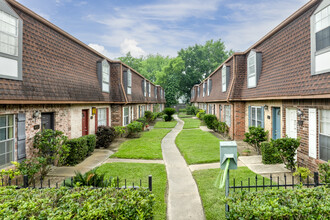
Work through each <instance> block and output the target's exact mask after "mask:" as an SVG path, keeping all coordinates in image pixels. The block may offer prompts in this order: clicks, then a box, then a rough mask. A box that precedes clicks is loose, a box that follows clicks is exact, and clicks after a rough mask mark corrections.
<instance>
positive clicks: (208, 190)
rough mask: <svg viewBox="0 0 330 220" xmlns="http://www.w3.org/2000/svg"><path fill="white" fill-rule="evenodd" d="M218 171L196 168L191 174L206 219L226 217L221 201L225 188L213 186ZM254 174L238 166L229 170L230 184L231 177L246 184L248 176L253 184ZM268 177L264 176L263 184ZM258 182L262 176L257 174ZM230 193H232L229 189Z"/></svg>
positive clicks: (213, 219) (223, 204) (237, 182)
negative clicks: (196, 186)
mask: <svg viewBox="0 0 330 220" xmlns="http://www.w3.org/2000/svg"><path fill="white" fill-rule="evenodd" d="M219 172H220V169H209V170H197V171H194V172H193V176H194V178H195V180H196V183H197V185H198V190H199V194H200V196H201V199H202V202H203V207H204V212H205V215H206V219H212V220H216V219H226V218H225V203H224V202H222V201H221V199H222V198H224V197H225V189H224V188H223V189H219V188H216V187H215V186H214V182H215V180H216V178H217V176H218V174H219ZM255 176H256V174H255V173H254V172H252V171H251V170H249V168H247V167H238V169H237V170H231V171H230V185H233V178H235V182H236V184H240V182H241V181H243V185H247V181H248V178H251V185H252V184H253V185H255ZM269 182H270V181H269V179H266V178H265V184H269ZM258 184H260V185H261V184H262V176H260V175H258ZM230 193H234V192H233V191H230Z"/></svg>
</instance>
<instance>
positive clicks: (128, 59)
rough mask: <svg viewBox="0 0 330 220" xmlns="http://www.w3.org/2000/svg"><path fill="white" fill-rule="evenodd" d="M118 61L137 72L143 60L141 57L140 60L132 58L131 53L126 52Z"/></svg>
mask: <svg viewBox="0 0 330 220" xmlns="http://www.w3.org/2000/svg"><path fill="white" fill-rule="evenodd" d="M118 59H119V60H120V61H122V62H123V63H125V64H127V65H129V66H130V67H132V68H133V69H135V70H137V71H139V70H140V68H141V66H142V64H141V62H142V60H143V58H142V57H140V58H135V57H132V55H131V52H128V53H127V54H126V55H125V56H124V57H118Z"/></svg>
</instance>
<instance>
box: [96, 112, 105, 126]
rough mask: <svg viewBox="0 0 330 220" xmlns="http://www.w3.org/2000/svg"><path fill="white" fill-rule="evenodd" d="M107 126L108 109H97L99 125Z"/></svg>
mask: <svg viewBox="0 0 330 220" xmlns="http://www.w3.org/2000/svg"><path fill="white" fill-rule="evenodd" d="M102 125H104V126H107V109H106V108H99V109H97V126H102Z"/></svg>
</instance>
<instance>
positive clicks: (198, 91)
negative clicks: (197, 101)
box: [197, 86, 201, 97]
mask: <svg viewBox="0 0 330 220" xmlns="http://www.w3.org/2000/svg"><path fill="white" fill-rule="evenodd" d="M200 94H201V93H200V87H199V86H198V87H197V95H198V97H200Z"/></svg>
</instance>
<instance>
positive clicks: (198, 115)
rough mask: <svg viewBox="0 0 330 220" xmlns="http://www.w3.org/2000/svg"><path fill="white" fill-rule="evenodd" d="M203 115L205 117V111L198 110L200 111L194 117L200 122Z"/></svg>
mask: <svg viewBox="0 0 330 220" xmlns="http://www.w3.org/2000/svg"><path fill="white" fill-rule="evenodd" d="M204 115H205V111H204V110H203V109H200V110H199V111H198V112H197V114H196V117H197V118H199V119H200V120H203V118H204Z"/></svg>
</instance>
